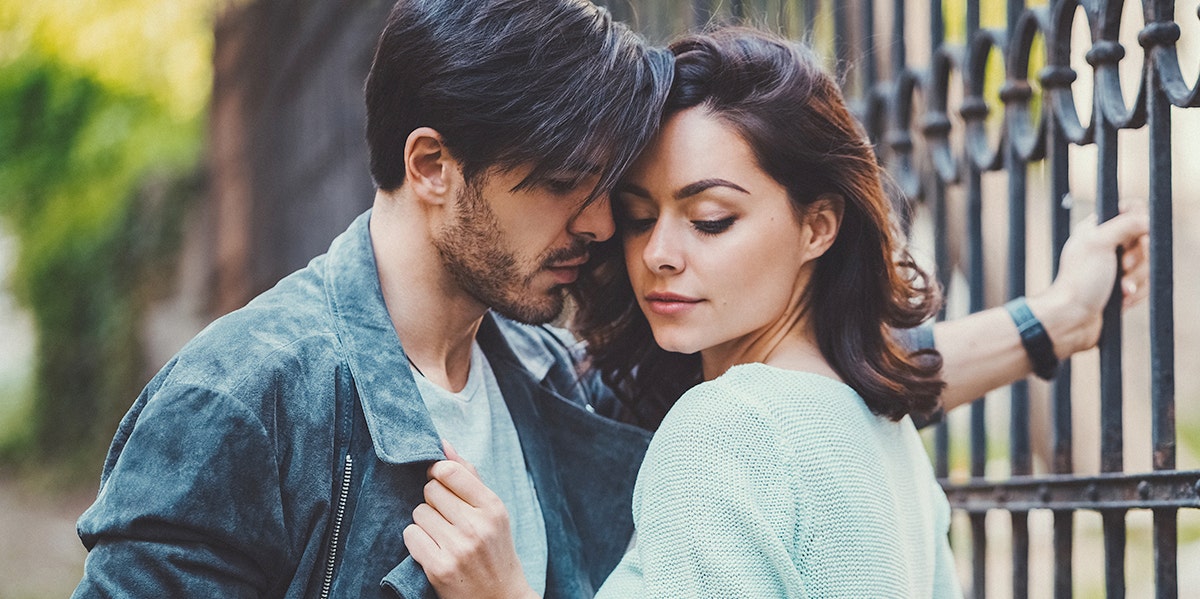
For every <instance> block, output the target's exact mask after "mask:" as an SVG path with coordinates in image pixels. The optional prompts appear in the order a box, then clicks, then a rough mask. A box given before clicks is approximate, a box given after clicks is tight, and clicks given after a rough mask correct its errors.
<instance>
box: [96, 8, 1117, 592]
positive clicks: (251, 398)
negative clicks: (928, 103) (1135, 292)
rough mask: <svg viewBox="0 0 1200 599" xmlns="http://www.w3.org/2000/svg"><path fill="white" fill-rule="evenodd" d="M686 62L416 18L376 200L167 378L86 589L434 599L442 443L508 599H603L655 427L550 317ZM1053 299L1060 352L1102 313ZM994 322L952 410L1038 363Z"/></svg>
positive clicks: (373, 79) (971, 349)
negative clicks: (496, 542) (434, 473)
mask: <svg viewBox="0 0 1200 599" xmlns="http://www.w3.org/2000/svg"><path fill="white" fill-rule="evenodd" d="M669 69H670V65H669V63H668V62H667V61H666V59H665V58H664V55H663V54H661V53H658V52H656V51H651V50H648V49H646V48H645V47H644V46H643V45H642V44H641V43H640V42H639V40H638V39H637V38H636V37H635V36H634V35H633V34H632V33H630V32H629V31H628V30H627V29H626V28H624V27H623V26H621V25H620V24H616V23H613V22H612V21H611V20H610V18H609V17H608V15H607V13H605V12H604V11H602V10H600V9H597V8H596V7H594V6H592V5H590V4H588V3H586V2H582V1H578V0H476V1H472V2H463V1H461V0H400V2H398V3H397V4H396V6H395V8H394V9H393V12H392V14H391V16H390V17H389V20H388V23H387V25H386V27H385V29H384V31H383V34H382V36H381V38H380V42H379V47H378V50H377V53H376V57H375V62H374V64H373V66H372V68H371V73H370V76H369V78H368V81H367V86H366V101H367V141H368V145H369V148H370V156H371V172H372V176H373V177H374V179H375V182H376V184H377V186H378V188H379V191H378V192H377V194H376V197H375V203H374V206H373V209H372V210H371V211H370V212H368V213H367V214H364V215H363V216H361V217H360V218H359V219H358V220H356V221H355V222H354V223H353V224H352V225H351V226H350V228H349V229H348V230H347V231H346V232H345V233H343V234H342V235H341V236H340V237H339V238H338V239H337V240H335V241H334V242H333V244H332V245H331V247H330V249H329V252H328V253H326V254H325V255H323V256H321V257H318V258H316V259H315V260H314V261H313V262H312V263H311V264H310V265H309V266H308V267H306V268H304V269H302V270H300V271H298V272H296V273H294V274H293V275H291V276H289V277H287V278H286V279H284V280H283V281H282V282H280V283H279V285H277V286H276V287H275V288H274V289H272V290H270V291H268V292H266V293H264V294H262V295H261V296H259V297H258V298H256V299H255V300H253V301H252V302H251V303H250V304H249V305H247V306H246V307H245V308H243V309H241V310H238V311H236V312H234V313H232V314H230V315H228V316H226V317H224V318H222V319H220V320H218V321H217V322H215V323H213V324H212V325H211V326H210V327H209V328H208V329H206V330H205V331H204V332H202V333H201V334H200V335H198V336H197V337H196V338H195V339H194V340H193V341H192V342H191V343H189V344H188V345H187V346H186V347H185V348H184V349H183V350H181V351H180V353H179V354H178V355H177V356H176V357H175V358H174V359H172V360H171V362H169V363H168V364H167V365H166V366H165V367H164V368H163V370H162V371H161V372H160V373H159V374H158V375H157V376H156V377H155V378H154V379H153V380H152V381H151V382H150V383H149V385H148V386H147V387H146V389H145V390H144V391H143V393H142V394H141V396H140V397H139V398H138V400H137V401H136V402H135V404H134V405H133V407H132V408H131V410H130V412H129V414H128V415H127V416H126V418H125V419H124V421H123V422H122V423H121V426H120V428H119V430H118V431H117V434H116V437H115V439H114V441H113V445H112V448H111V450H110V453H109V457H108V459H107V460H106V463H105V466H104V471H103V475H102V479H101V487H100V492H99V495H98V497H97V499H96V502H95V504H94V505H93V506H92V507H91V508H89V509H88V511H87V512H85V513H84V514H83V516H82V517H81V518H80V521H79V532H80V536H81V538H82V539H83V541H84V544H85V545H86V546H87V547H88V549H89V551H90V554H89V556H88V559H87V563H86V566H85V572H84V576H83V580H82V581H81V583H80V585H79V587H78V589H77V590H76V593H75V596H77V597H94V596H147V597H183V596H189V597H329V596H338V597H372V596H383V597H387V596H391V597H394V596H397V595H398V596H402V597H423V596H430V595H431V594H432V589H431V587H430V584H429V581H428V579H427V578H426V575H425V572H424V571H423V570H422V569H421V567H420V566H419V565H418V564H417V563H416V562H415V561H414V560H413V558H412V557H411V556H410V555H409V550H408V548H407V547H406V545H405V539H404V531H405V528H406V527H407V526H408V525H409V524H411V523H412V521H413V518H412V514H413V510H414V508H415V507H416V506H418V505H419V504H422V503H423V502H426V501H431V502H434V503H436V496H437V494H438V493H443V492H445V491H446V488H445V487H438V486H437V485H436V484H433V483H429V485H428V486H427V483H428V482H429V472H427V470H428V468H429V466H430V464H431V463H432V462H434V461H436V460H440V459H442V458H443V457H444V455H445V454H444V453H443V444H442V439H448V440H449V441H450V442H451V443H452V444H453V445H454V446H456V447H457V449H458V451H460V452H461V453H462V454H463V456H464V457H465V458H466V459H467V460H469V461H471V462H473V463H474V464H476V465H477V466H478V468H479V475H480V477H481V478H482V479H483V480H484V481H485V482H486V483H487V484H488V486H489V487H490V488H491V489H493V490H495V492H496V496H498V498H499V500H501V501H502V505H496V504H487V503H486V502H484V503H482V504H481V505H480V506H479V507H480V508H481V509H489V508H496V509H495V510H494V511H496V512H497V513H499V512H507V513H508V514H509V515H508V517H507V518H500V519H499V520H500V521H501V522H503V524H504V527H503V528H504V530H503V531H480V534H481V535H482V536H485V537H488V538H491V537H494V536H497V535H501V536H502V535H507V534H508V530H509V529H510V528H511V530H512V538H513V539H514V541H515V542H510V543H509V547H510V550H509V551H500V552H498V553H495V554H490V555H486V556H483V557H484V558H486V559H485V560H484V561H487V563H486V564H483V565H484V566H488V565H489V564H492V563H493V562H494V563H495V564H496V567H495V569H494V571H495V572H496V576H495V578H494V581H495V582H494V584H492V585H490V587H489V588H488V589H486V591H487V593H488V594H491V595H493V596H506V595H511V594H512V592H513V590H514V589H522V590H527V589H532V590H533V592H534V593H536V594H540V595H544V596H546V597H588V596H591V594H592V593H593V591H594V589H595V588H597V587H598V586H599V584H600V583H601V582H602V581H603V579H604V577H605V576H606V575H607V574H608V572H609V571H610V570H611V569H612V567H613V566H614V565H615V564H616V563H617V561H618V560H619V558H620V556H621V553H622V552H623V550H624V549H625V547H626V545H627V543H628V540H629V535H630V533H631V531H632V524H631V521H630V514H629V512H630V506H629V501H630V494H631V489H632V484H633V480H634V475H635V474H636V471H637V468H638V464H639V463H640V460H641V455H642V453H643V452H644V451H645V447H646V443H647V440H648V433H647V432H645V431H641V430H639V429H636V428H634V427H631V426H627V425H623V424H620V423H618V422H615V421H613V420H610V419H607V418H603V417H601V416H600V415H597V414H594V413H592V410H591V409H590V408H591V407H592V406H597V405H608V404H610V403H611V402H609V401H607V400H608V397H609V396H608V395H607V394H606V393H605V391H604V389H603V388H602V387H601V386H599V385H598V384H597V383H596V382H595V377H592V376H586V375H580V373H579V370H578V368H579V367H578V365H577V360H576V358H577V356H576V355H574V353H573V352H572V351H571V350H570V349H569V348H570V345H569V344H570V343H571V340H570V339H569V338H567V337H566V336H564V335H563V334H562V333H560V332H558V331H556V330H554V329H552V328H549V327H544V326H537V325H538V323H544V322H547V321H549V320H551V319H552V318H554V317H555V316H557V315H558V313H559V312H560V311H561V309H562V305H563V298H564V295H563V293H564V288H565V287H566V286H568V285H570V284H571V282H572V281H573V280H574V279H575V277H576V274H577V272H578V269H579V268H580V267H581V266H582V265H583V263H584V262H585V261H586V260H587V256H588V254H587V248H588V244H589V243H591V242H594V241H600V240H603V239H606V238H608V237H610V236H611V235H612V233H613V222H612V218H611V214H610V212H609V206H608V204H607V201H606V195H605V194H606V192H607V190H608V189H609V188H610V187H611V186H612V184H613V182H614V181H615V179H616V177H617V176H618V174H619V173H620V171H621V170H622V168H623V167H624V166H625V165H626V164H628V162H629V161H630V160H631V159H632V158H633V157H634V156H635V155H636V153H637V151H638V149H639V148H640V147H641V146H642V145H643V144H644V143H645V141H646V140H647V139H648V138H649V136H650V135H651V134H652V133H653V130H654V126H655V123H656V121H657V119H656V112H657V108H658V106H659V105H660V104H661V102H662V100H663V95H664V93H665V90H666V89H667V86H668V84H669V79H670V77H669ZM1134 237H1135V238H1136V235H1135V236H1134ZM1104 243H1106V244H1107V245H1104V244H1101V245H1104V247H1103V248H1102V249H1104V250H1105V251H1106V252H1108V253H1107V256H1108V258H1107V261H1108V262H1114V260H1112V258H1111V255H1112V252H1111V251H1112V248H1113V244H1111V243H1108V242H1107V241H1105V242H1104ZM1100 255H1101V259H1100V262H1103V261H1104V260H1103V256H1104V254H1100ZM1113 269H1114V270H1115V266H1114V267H1113ZM1112 280H1113V278H1112V275H1109V277H1108V279H1107V280H1106V281H1105V280H1101V281H1099V283H1098V284H1099V285H1100V286H1103V285H1108V287H1109V288H1111V284H1112ZM1101 295H1102V296H1103V295H1106V293H1102V294H1101ZM1031 302H1033V303H1034V304H1035V305H1034V309H1035V310H1034V311H1035V312H1036V313H1037V315H1038V316H1039V317H1041V318H1042V320H1043V322H1044V323H1045V324H1046V326H1047V328H1048V329H1050V333H1051V336H1052V337H1053V338H1054V339H1056V340H1058V339H1060V338H1063V339H1065V338H1068V337H1070V336H1071V335H1070V334H1069V333H1068V332H1066V331H1073V330H1075V328H1078V327H1080V326H1082V324H1083V323H1085V322H1086V323H1092V322H1093V321H1094V318H1093V314H1092V313H1091V312H1086V311H1085V310H1079V311H1078V312H1076V311H1075V310H1074V309H1072V310H1059V309H1058V306H1057V305H1056V304H1052V303H1046V305H1045V307H1044V308H1042V307H1038V305H1036V304H1037V302H1036V301H1033V300H1031ZM1085 312H1086V314H1085ZM1077 314H1084V315H1085V316H1086V318H1079V317H1078V316H1077ZM1096 314H1098V310H1097V311H1096ZM975 318H976V319H977V320H975V321H971V320H964V321H962V322H961V323H957V324H955V325H953V326H955V327H958V328H949V329H946V328H939V329H938V330H937V335H938V340H939V343H941V344H948V345H949V346H951V347H955V348H956V350H955V351H956V353H958V352H961V354H962V356H963V357H962V358H961V359H959V361H958V362H955V361H953V360H951V359H949V357H948V359H947V366H948V369H955V368H957V369H960V370H961V369H962V368H963V367H965V366H969V364H968V363H967V362H965V361H966V360H969V359H971V358H970V356H976V357H977V361H978V362H980V363H984V364H985V366H986V368H984V369H983V370H984V372H983V374H979V375H972V376H971V377H966V376H957V377H956V376H953V373H947V379H948V380H949V381H950V382H951V384H952V385H953V386H952V387H951V390H950V391H949V393H950V394H951V395H950V396H951V397H953V396H955V395H956V394H958V395H961V396H962V397H973V396H974V394H976V392H977V389H978V387H977V386H973V385H977V383H975V382H974V381H975V380H977V379H978V380H983V381H984V382H985V383H986V384H988V385H993V384H1000V383H1003V382H1007V380H1008V379H1012V378H1016V377H1019V376H1022V375H1023V374H1025V373H1027V372H1028V371H1029V368H1030V366H1029V364H1028V362H1027V361H1026V358H1025V352H1024V350H1023V349H1022V347H1021V345H1020V341H1019V338H1018V337H1017V335H1016V333H1015V331H1016V329H1015V327H1013V326H1012V325H1011V320H1007V318H1008V317H1007V315H1006V314H1004V313H1003V312H1000V313H998V314H997V313H996V312H994V311H993V312H992V313H990V316H989V314H988V313H985V314H983V315H981V316H979V317H975ZM989 318H991V320H990V321H989V320H988V319H989ZM978 319H983V320H978ZM515 321H520V322H524V323H529V324H518V323H517V322H515ZM973 323H982V324H973ZM531 325H533V326H531ZM1000 325H1003V326H1002V327H1001V328H1003V327H1007V329H1011V330H1012V334H1011V335H1009V336H1004V335H993V336H995V337H998V338H999V339H1000V340H998V341H994V342H993V341H988V342H986V344H991V345H986V344H984V345H986V347H985V346H981V345H980V343H981V342H980V341H978V340H975V339H974V338H973V337H975V336H983V335H980V332H981V331H986V332H989V333H991V329H992V328H995V327H997V326H1000ZM947 326H950V325H947ZM943 333H945V334H943ZM1010 337H1011V338H1010ZM1092 343H1094V340H1093V341H1092ZM1064 349H1065V350H1067V351H1069V350H1070V349H1072V348H1070V347H1065V346H1064ZM1000 358H1003V359H1000ZM1001 364H1007V365H1009V366H1011V368H1009V369H1008V370H1004V369H1003V368H1002V367H1001V366H999V365H1001ZM959 374H960V375H961V372H960V373H959ZM989 377H990V378H989ZM1001 379H1003V380H1001ZM956 389H963V390H965V391H962V392H961V393H959V392H958V391H956ZM447 450H449V447H447ZM447 453H451V454H453V452H451V451H447ZM431 494H433V495H434V497H435V498H434V499H433V500H431V499H430V497H431ZM505 538H507V537H505ZM516 562H519V563H516ZM522 571H523V573H524V576H523V579H522V576H521V572H522ZM448 573H449V574H452V573H453V571H452V570H450V571H446V570H441V571H439V575H440V576H443V577H444V576H446V575H447V574H448ZM476 596H484V595H482V594H480V595H476Z"/></svg>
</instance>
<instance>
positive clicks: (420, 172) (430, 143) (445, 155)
mask: <svg viewBox="0 0 1200 599" xmlns="http://www.w3.org/2000/svg"><path fill="white" fill-rule="evenodd" d="M461 178H462V170H461V168H460V165H459V163H458V161H457V160H455V159H454V157H453V156H451V155H450V151H449V150H448V149H447V148H446V142H445V141H444V140H443V139H442V134H441V133H438V132H437V130H435V129H431V128H429V127H418V128H416V129H413V131H412V132H411V133H409V134H408V139H407V140H406V141H405V143H404V179H405V183H407V184H408V185H409V188H410V189H411V190H412V193H413V195H414V196H416V198H417V199H418V200H420V201H423V202H429V203H434V204H445V203H447V202H448V201H449V200H450V199H451V198H453V197H454V195H453V191H454V188H455V187H456V185H457V184H458V183H459V181H460V179H461Z"/></svg>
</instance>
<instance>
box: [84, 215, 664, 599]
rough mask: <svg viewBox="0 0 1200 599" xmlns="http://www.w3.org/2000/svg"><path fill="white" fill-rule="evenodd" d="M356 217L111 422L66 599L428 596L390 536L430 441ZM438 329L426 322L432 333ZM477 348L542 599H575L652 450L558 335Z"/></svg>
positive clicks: (624, 529)
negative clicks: (526, 499) (517, 469)
mask: <svg viewBox="0 0 1200 599" xmlns="http://www.w3.org/2000/svg"><path fill="white" fill-rule="evenodd" d="M369 218H370V213H369V212H368V213H366V214H364V215H362V216H360V217H359V218H358V219H357V220H356V221H355V222H354V223H353V224H352V225H351V226H350V228H349V229H348V230H347V231H346V232H345V233H343V234H342V235H341V236H339V237H338V238H337V239H336V240H335V241H334V242H333V244H332V246H331V247H330V249H329V252H328V253H326V254H325V255H323V256H320V257H318V258H316V259H314V260H313V261H312V262H311V263H310V264H309V265H308V266H307V267H306V268H304V269H302V270H300V271H298V272H296V273H294V274H293V275H291V276H289V277H287V278H286V279H284V280H283V281H281V282H280V283H279V284H278V285H277V286H276V287H275V288H273V289H271V290H270V291H267V292H266V293H264V294H262V295H261V296H259V297H258V298H256V299H255V300H254V301H252V302H250V304H248V305H247V306H246V307H245V308H242V309H241V310H238V311H236V312H234V313H232V314H229V315H227V316H225V317H223V318H221V319H219V320H217V321H216V322H214V323H213V324H212V325H210V326H209V327H208V328H207V329H205V330H204V331H203V332H202V333H200V334H199V335H198V336H197V337H196V338H195V339H193V340H192V341H191V342H190V343H189V344H188V345H187V346H186V347H184V348H183V349H182V350H181V351H180V352H179V354H178V355H177V356H176V357H175V358H174V359H172V360H171V362H170V363H168V364H167V365H166V366H165V367H164V368H163V369H162V371H161V372H159V373H158V375H157V376H155V377H154V379H153V380H151V381H150V383H149V384H148V385H147V386H146V389H145V390H144V391H143V392H142V394H141V396H140V397H138V399H137V401H136V402H135V403H134V405H133V407H132V408H131V409H130V411H129V413H128V414H127V415H126V416H125V418H124V420H123V421H122V422H121V425H120V428H119V429H118V431H117V433H116V437H115V438H114V440H113V444H112V447H111V449H110V451H109V455H108V458H107V460H106V462H105V464H104V470H103V474H102V477H101V483H100V492H99V494H98V496H97V498H96V502H95V503H94V504H93V505H92V506H91V507H90V508H89V509H88V510H87V511H86V512H85V513H84V514H83V515H82V516H81V517H80V519H79V524H78V527H79V535H80V538H81V539H83V542H84V544H85V545H86V546H87V548H88V550H89V555H88V558H87V562H86V565H85V571H84V576H83V580H82V582H81V583H80V585H79V587H78V589H76V591H75V596H76V597H99V596H105V597H108V596H116V597H133V596H138V597H185V596H187V597H222V598H227V597H326V596H330V597H355V598H358V597H394V596H397V595H398V596H401V597H406V598H414V597H431V596H433V595H434V594H433V591H432V589H431V587H430V586H429V583H428V581H427V580H426V578H425V576H424V574H423V572H422V571H421V569H420V567H419V566H418V565H417V564H416V563H415V562H414V561H413V559H412V558H411V557H409V555H408V551H407V550H406V549H405V546H404V541H403V538H402V535H401V533H402V531H403V530H404V527H405V526H407V525H408V524H409V523H410V522H411V521H412V510H413V508H414V507H415V506H416V505H417V504H419V503H420V502H421V501H422V487H423V486H424V484H425V482H426V475H425V471H426V468H427V467H428V465H429V463H430V462H431V461H432V460H438V459H441V458H443V454H442V450H441V444H440V440H439V437H438V435H437V433H436V431H435V430H434V427H433V423H432V422H431V421H430V418H429V414H428V413H427V412H426V410H425V406H424V403H423V402H422V400H421V397H420V395H419V394H418V392H417V388H416V384H415V382H414V381H413V378H412V374H411V372H410V371H409V368H408V366H407V361H406V358H405V356H404V353H403V351H402V349H401V347H400V343H399V340H398V339H397V337H396V333H395V330H394V329H393V327H392V323H391V320H390V318H389V317H388V313H387V309H386V308H385V306H384V303H383V295H382V292H381V291H380V286H379V278H378V275H377V272H376V268H375V259H374V253H373V251H372V248H371V241H370V236H369V232H368V222H369ZM436 317H437V315H430V318H436ZM478 340H479V343H480V345H481V347H482V348H483V350H484V352H485V353H486V354H487V356H488V360H489V361H490V363H491V364H492V367H493V369H494V370H495V374H496V378H497V381H498V382H499V384H500V387H501V390H502V392H503V394H504V398H505V401H506V402H507V404H508V408H509V411H510V412H511V414H512V419H513V423H514V424H515V425H516V428H517V433H518V435H519V436H520V439H521V447H522V450H523V453H524V457H525V463H526V466H527V467H528V469H529V472H530V473H531V476H532V478H533V481H534V485H535V487H536V488H537V492H538V497H539V500H540V502H541V506H542V511H543V515H544V517H545V524H546V536H547V544H548V550H549V552H548V554H549V563H548V564H547V584H546V597H590V596H591V595H592V594H593V591H594V589H596V588H599V586H600V584H601V583H602V582H603V580H604V577H605V576H606V575H607V574H608V572H609V571H610V570H611V569H612V568H613V567H614V566H615V565H616V563H617V562H618V561H619V559H620V557H621V554H622V552H623V551H624V549H625V547H626V544H627V542H628V539H629V536H630V534H631V532H632V530H633V526H632V522H631V519H630V505H629V504H630V496H631V492H632V487H633V482H634V479H635V476H636V473H637V469H638V466H639V464H640V463H641V459H642V455H643V453H644V452H645V448H646V444H647V442H648V439H649V434H648V433H646V432H644V431H642V430H640V429H637V428H634V427H630V426H626V425H623V424H620V423H617V422H614V421H612V420H609V419H607V418H603V417H601V416H599V415H597V414H595V413H593V410H592V408H591V406H593V405H599V404H604V403H611V402H610V401H609V400H610V399H611V398H609V397H608V396H606V395H605V393H606V392H605V391H604V390H603V387H602V386H601V385H600V384H599V382H598V381H596V380H595V379H594V377H591V376H580V375H579V374H578V366H577V364H576V360H575V358H576V356H575V355H574V354H573V352H572V350H571V349H570V346H569V345H568V343H569V342H570V339H569V337H566V336H565V335H564V334H563V333H561V332H559V331H556V330H554V329H551V328H549V327H531V326H526V325H521V324H517V323H514V322H511V321H508V320H505V319H503V318H501V317H499V316H495V315H490V314H489V315H488V316H487V317H485V319H484V322H483V325H482V326H481V327H480V330H479V334H478Z"/></svg>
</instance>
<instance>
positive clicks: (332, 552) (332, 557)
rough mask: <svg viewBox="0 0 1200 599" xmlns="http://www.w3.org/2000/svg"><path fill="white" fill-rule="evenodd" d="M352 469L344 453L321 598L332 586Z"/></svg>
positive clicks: (322, 598)
mask: <svg viewBox="0 0 1200 599" xmlns="http://www.w3.org/2000/svg"><path fill="white" fill-rule="evenodd" d="M353 470H354V460H353V458H351V457H350V454H349V453H347V454H346V467H345V468H344V469H343V470H342V486H341V489H340V490H339V491H338V501H337V511H335V512H334V514H333V534H331V535H330V536H329V553H328V556H329V557H328V558H327V559H326V560H325V582H324V583H323V584H322V585H321V599H329V590H330V587H332V586H333V566H334V564H335V563H336V562H337V553H338V543H339V542H340V541H341V536H342V520H343V519H344V518H345V517H346V500H347V499H349V498H350V475H351V472H353Z"/></svg>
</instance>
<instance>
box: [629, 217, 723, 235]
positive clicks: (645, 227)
mask: <svg viewBox="0 0 1200 599" xmlns="http://www.w3.org/2000/svg"><path fill="white" fill-rule="evenodd" d="M736 220H737V217H735V216H727V217H725V218H720V219H713V220H693V221H691V224H692V228H693V229H695V230H696V232H698V233H700V234H702V235H720V234H721V233H724V232H725V231H727V230H729V227H732V226H733V223H734V222H735V221H736ZM657 222H658V219H657V218H634V217H629V216H626V217H623V218H622V219H621V226H622V229H623V230H624V232H625V234H626V235H640V234H642V233H646V232H648V231H650V230H651V229H653V228H654V225H655V223H657Z"/></svg>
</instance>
